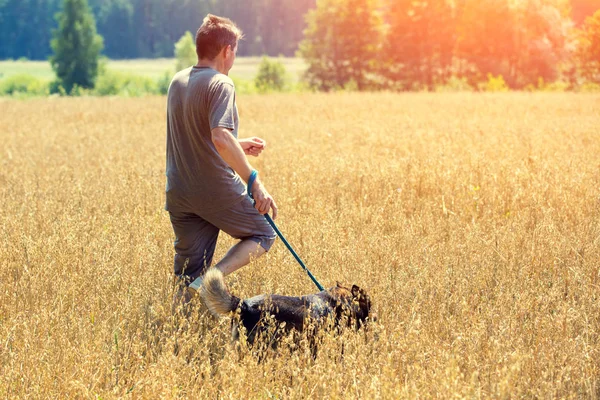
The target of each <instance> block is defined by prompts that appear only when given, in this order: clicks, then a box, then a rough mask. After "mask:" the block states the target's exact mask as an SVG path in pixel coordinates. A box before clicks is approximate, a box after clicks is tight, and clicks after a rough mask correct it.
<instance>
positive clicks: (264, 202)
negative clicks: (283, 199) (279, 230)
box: [252, 179, 277, 219]
mask: <svg viewBox="0 0 600 400" xmlns="http://www.w3.org/2000/svg"><path fill="white" fill-rule="evenodd" d="M252 197H254V201H256V204H255V205H254V208H256V209H257V210H258V212H259V213H261V214H262V215H265V214H266V213H268V212H269V210H273V215H272V217H273V219H275V218H277V204H275V200H274V199H273V197H272V196H271V195H270V194H269V192H267V189H265V187H264V186H263V185H262V183H260V181H259V180H258V179H257V180H255V181H254V184H253V185H252Z"/></svg>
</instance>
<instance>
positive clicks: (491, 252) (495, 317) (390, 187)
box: [0, 93, 600, 399]
mask: <svg viewBox="0 0 600 400" xmlns="http://www.w3.org/2000/svg"><path fill="white" fill-rule="evenodd" d="M238 101H239V106H240V113H241V122H242V125H241V132H242V135H243V136H250V135H257V136H261V137H263V138H265V139H266V140H267V141H268V143H269V145H268V149H267V151H266V152H265V153H263V155H262V156H261V157H260V158H259V159H257V160H252V162H253V164H254V165H255V166H256V167H257V168H258V169H259V171H260V173H261V176H262V177H263V180H264V181H265V183H266V185H267V188H269V189H270V191H271V192H272V193H273V195H274V196H275V197H276V199H277V201H278V203H279V207H280V217H279V219H278V221H279V225H280V228H281V229H282V231H283V232H284V234H286V236H287V237H288V239H289V240H290V241H291V243H292V244H293V245H294V246H295V248H296V250H297V251H298V252H299V254H300V255H301V256H302V257H303V258H304V260H305V262H306V263H307V264H308V266H309V268H311V269H312V271H313V272H314V273H315V275H316V276H317V277H318V278H319V279H320V280H321V282H322V283H323V284H325V285H326V286H330V285H333V284H334V283H335V281H336V280H339V281H344V282H349V283H357V284H359V285H360V286H362V287H364V288H366V289H367V290H368V291H369V292H370V293H371V295H372V297H373V300H374V304H375V309H376V311H377V313H378V316H379V322H378V324H377V325H376V326H374V327H373V329H371V330H370V331H369V332H368V333H366V334H362V333H361V334H353V333H347V334H345V335H343V336H342V337H328V336H327V337H325V338H324V339H323V340H324V343H323V344H322V346H321V347H320V352H319V356H318V358H317V359H316V360H314V361H313V360H312V359H311V356H310V352H309V351H307V349H306V348H303V347H301V348H300V349H299V350H298V351H296V352H293V353H291V354H290V353H289V352H282V353H281V354H280V355H279V356H278V357H269V358H267V359H266V360H265V361H264V362H262V363H260V364H258V363H257V361H256V358H255V357H254V356H252V355H251V354H248V351H247V350H241V351H240V352H239V353H238V352H236V351H235V350H234V349H233V348H232V347H231V346H229V322H228V321H227V320H226V319H222V320H220V321H215V320H213V319H212V318H211V317H209V316H207V315H205V314H200V315H194V316H193V317H192V318H191V319H190V320H183V319H180V318H174V317H171V313H170V301H171V290H172V288H171V268H172V265H171V260H172V256H173V249H172V240H173V237H172V231H171V226H170V223H169V219H168V215H167V213H166V212H165V211H163V199H164V194H163V191H164V184H165V180H164V164H165V160H164V158H165V157H164V152H165V150H164V149H165V99H164V98H147V99H107V98H104V99H98V98H77V99H45V100H30V101H13V100H0V107H1V108H2V110H3V111H2V113H1V114H0V126H1V127H2V128H1V129H0V141H1V142H2V148H1V156H0V162H1V166H2V170H1V172H0V210H1V213H0V229H1V231H0V233H1V235H2V242H1V243H2V245H1V247H0V293H1V295H0V296H1V297H0V299H1V301H0V397H3V398H4V397H7V398H15V397H34V398H64V397H71V398H74V397H77V398H96V397H101V398H103V399H107V398H117V397H131V398H158V397H162V398H180V397H202V398H205V397H207V398H216V397H217V396H219V397H220V398H234V399H236V398H272V397H273V398H298V399H299V398H306V397H316V398H323V397H325V398H329V397H331V398H342V397H350V398H354V397H364V398H384V399H388V398H398V397H402V398H416V397H425V398H428V397H438V398H445V399H446V398H456V397H459V398H462V397H469V398H475V397H476V398H479V397H482V398H490V397H492V398H509V397H510V398H519V397H528V398H535V397H542V398H555V397H560V398H597V397H599V394H600V387H599V377H600V364H599V363H600V352H599V351H600V338H599V335H598V332H599V331H600V301H599V299H598V297H599V296H600V294H599V283H600V282H599V268H600V197H599V196H600V189H599V188H600V96H598V95H583V94H579V95H577V94H524V93H510V94H498V95H491V94H489V95H482V94H444V95H436V94H398V95H395V94H337V95H326V94H302V95H293V96H292V95H271V96H267V97H260V96H256V97H240V98H239V100H238ZM231 244H232V241H231V240H230V239H229V238H226V237H225V236H222V238H221V239H220V242H219V246H218V249H217V258H218V257H220V256H221V255H223V253H224V252H225V251H226V250H227V249H228V247H229V246H230V245H231ZM227 282H228V285H229V286H230V287H231V288H232V291H233V292H235V293H236V294H239V295H242V296H251V295H255V294H259V293H269V292H275V293H280V294H289V295H300V294H305V293H312V292H314V291H315V288H314V287H313V286H312V283H311V282H310V280H309V279H308V278H307V277H306V276H305V275H304V273H303V272H302V270H301V269H300V267H299V266H298V265H296V264H295V261H294V260H293V258H292V257H291V256H290V255H289V254H288V253H287V250H286V249H285V248H284V246H283V245H282V244H281V243H277V244H276V245H275V246H274V249H273V250H272V251H271V252H270V253H269V254H268V255H266V256H264V257H263V258H261V259H259V260H257V261H256V262H254V263H253V264H252V265H250V266H248V267H245V268H244V269H242V270H241V271H240V272H238V273H236V274H234V275H232V276H230V277H228V278H227ZM342 346H343V347H344V352H343V355H342V354H341V349H342Z"/></svg>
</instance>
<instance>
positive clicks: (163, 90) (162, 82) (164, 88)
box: [156, 71, 173, 94]
mask: <svg viewBox="0 0 600 400" xmlns="http://www.w3.org/2000/svg"><path fill="white" fill-rule="evenodd" d="M172 79H173V74H172V73H171V72H169V71H165V73H164V74H163V76H161V77H160V78H159V79H158V82H157V83H156V86H157V87H156V89H157V92H158V94H167V92H168V91H169V86H170V85H171V80H172Z"/></svg>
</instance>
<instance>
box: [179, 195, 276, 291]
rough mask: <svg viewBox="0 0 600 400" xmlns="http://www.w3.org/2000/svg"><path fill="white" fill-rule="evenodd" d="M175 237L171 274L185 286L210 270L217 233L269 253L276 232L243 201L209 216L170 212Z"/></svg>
mask: <svg viewBox="0 0 600 400" xmlns="http://www.w3.org/2000/svg"><path fill="white" fill-rule="evenodd" d="M169 216H170V218H171V224H172V225H173V231H174V233H175V261H174V268H173V270H174V273H175V275H176V276H178V277H180V278H183V279H184V280H185V281H186V282H187V283H190V282H192V281H193V280H194V279H196V278H197V277H199V276H201V275H202V274H203V273H204V271H205V270H206V268H208V267H210V265H211V263H212V259H213V255H214V252H215V247H216V245H217V238H218V236H219V232H220V231H223V232H225V233H227V234H228V235H230V236H232V237H233V238H235V239H241V240H248V239H249V240H253V241H255V242H256V243H258V244H260V245H261V246H262V247H263V248H264V249H265V250H267V251H269V249H270V248H271V246H272V245H273V242H274V241H275V237H276V235H275V231H273V228H271V225H269V223H268V222H267V220H266V219H265V217H264V216H262V215H260V214H259V213H258V211H257V210H256V208H254V206H253V205H252V201H251V200H250V199H249V198H248V197H245V198H244V199H243V200H242V201H240V202H238V203H236V204H234V205H233V206H231V207H229V208H227V209H225V210H221V211H217V212H212V213H208V214H205V213H201V212H198V213H194V212H173V211H169Z"/></svg>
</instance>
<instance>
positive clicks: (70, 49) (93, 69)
mask: <svg viewBox="0 0 600 400" xmlns="http://www.w3.org/2000/svg"><path fill="white" fill-rule="evenodd" d="M57 19H58V28H57V29H56V30H54V32H53V36H54V39H52V42H51V46H52V50H53V51H54V55H53V56H52V57H51V58H50V63H51V64H52V68H53V69H54V72H55V73H56V76H57V78H58V80H59V82H60V84H61V85H62V87H63V88H64V89H65V91H66V92H67V93H71V91H72V90H73V87H75V86H79V87H82V88H93V87H94V82H95V80H96V76H97V75H98V59H99V57H100V52H101V51H102V47H103V41H102V37H101V36H100V35H98V34H97V33H96V22H95V20H94V16H93V15H92V13H91V11H90V9H89V6H88V3H87V0H64V3H63V9H62V11H61V12H60V13H59V14H58V15H57Z"/></svg>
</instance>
